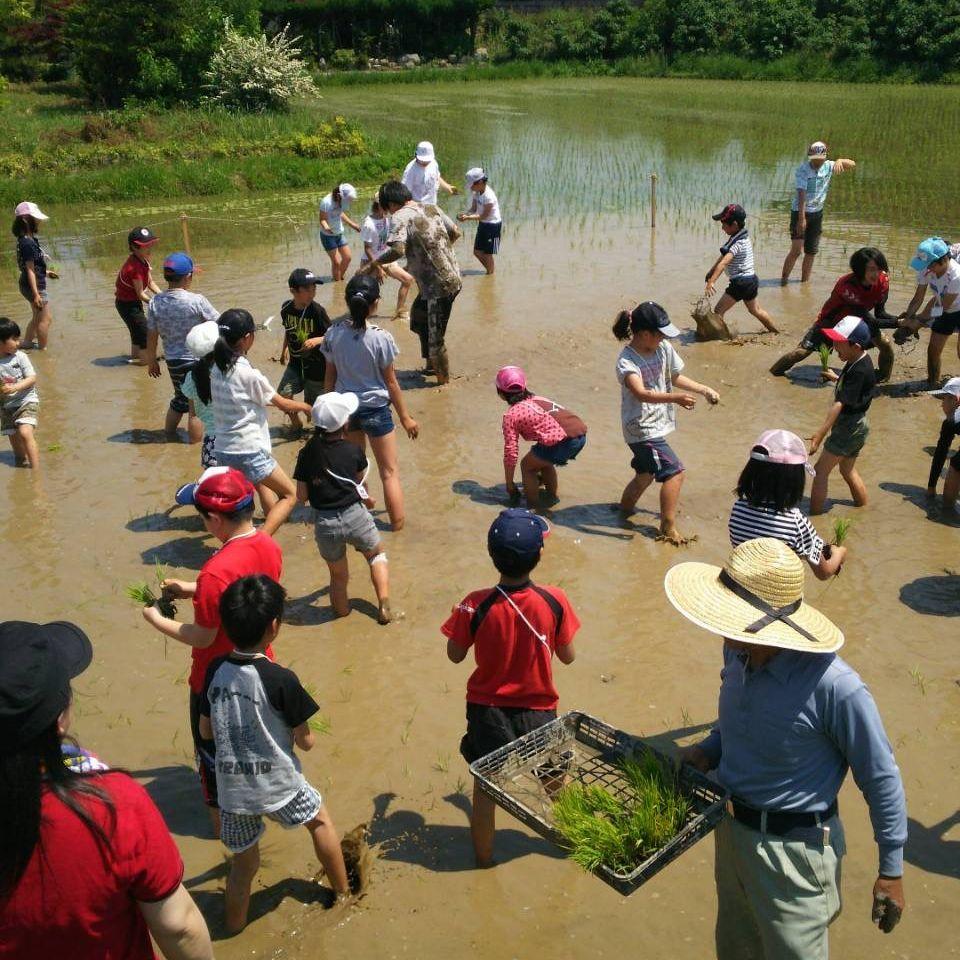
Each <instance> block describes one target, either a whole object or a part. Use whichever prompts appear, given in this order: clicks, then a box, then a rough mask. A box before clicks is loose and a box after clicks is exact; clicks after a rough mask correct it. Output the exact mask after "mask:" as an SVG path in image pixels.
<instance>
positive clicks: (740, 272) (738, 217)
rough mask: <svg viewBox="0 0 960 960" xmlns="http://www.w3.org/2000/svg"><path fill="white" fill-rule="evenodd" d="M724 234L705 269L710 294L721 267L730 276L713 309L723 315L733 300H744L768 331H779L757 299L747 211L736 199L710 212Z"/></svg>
mask: <svg viewBox="0 0 960 960" xmlns="http://www.w3.org/2000/svg"><path fill="white" fill-rule="evenodd" d="M713 219H714V220H718V221H719V222H720V228H721V229H722V230H723V232H724V233H725V234H726V235H727V242H726V243H724V244H723V245H722V246H721V247H720V256H719V257H717V259H716V260H715V261H714V263H713V266H712V267H711V268H710V269H709V270H708V271H707V276H706V284H707V285H706V287H705V288H704V295H705V296H707V297H712V296H713V294H714V284H715V283H716V282H717V280H718V279H719V278H720V274H721V273H723V271H724V270H726V272H727V276H728V277H729V278H730V282H729V283H728V284H727V289H726V290H725V291H724V293H723V296H722V297H721V298H720V299H719V300H718V301H717V305H716V306H715V307H714V312H715V313H716V314H718V315H719V316H721V317H722V316H723V315H724V314H725V313H726V312H727V311H728V310H729V309H730V308H731V307H732V306H733V305H734V304H735V303H738V302H739V301H741V300H742V301H743V305H744V306H745V307H746V308H747V311H748V313H750V315H751V316H754V317H756V318H757V319H758V320H759V321H760V322H761V323H762V324H763V325H764V327H766V328H767V330H769V331H770V332H771V333H779V331H778V330H777V328H776V327H775V326H774V325H773V320H772V319H771V318H770V314H769V313H767V311H766V310H764V309H763V307H761V306H760V304H759V303H757V291H758V290H759V289H760V281H759V279H758V278H757V272H756V269H755V268H754V266H753V241H752V240H751V239H750V234H749V232H748V231H747V228H746V226H745V224H746V222H747V213H746V211H745V210H744V209H743V207H741V206H740V204H739V203H728V204H727V205H726V206H725V207H724V208H723V209H722V210H721V211H720V212H719V213H715V214H714V215H713Z"/></svg>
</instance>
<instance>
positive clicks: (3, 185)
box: [0, 85, 408, 206]
mask: <svg viewBox="0 0 960 960" xmlns="http://www.w3.org/2000/svg"><path fill="white" fill-rule="evenodd" d="M407 154H408V150H406V149H404V148H401V147H398V146H397V145H395V144H387V143H383V142H380V141H375V140H371V139H369V138H368V137H367V136H366V135H365V134H364V133H363V132H362V131H360V130H359V129H357V128H356V127H355V126H354V125H352V124H350V123H348V122H347V121H345V120H343V119H342V118H337V117H332V116H331V110H330V108H329V107H327V106H326V105H325V103H324V101H323V100H320V101H318V102H316V103H312V104H304V105H300V106H299V107H298V108H297V109H295V110H293V111H291V112H290V113H287V114H257V115H248V114H232V113H227V112H225V111H221V110H205V109H203V110H202V109H186V108H180V109H170V110H161V109H151V108H128V109H125V110H118V111H110V112H106V113H91V112H90V111H89V108H87V107H86V106H85V105H84V104H83V103H82V102H81V101H80V100H79V99H77V98H76V97H75V96H74V95H73V93H72V91H71V90H70V89H69V88H63V87H56V86H52V87H39V86H37V87H34V86H17V85H11V86H10V87H9V88H8V89H7V90H6V91H4V92H3V93H0V203H3V204H6V205H7V206H12V205H13V204H15V203H16V202H18V201H19V200H22V199H24V197H32V198H35V199H38V200H43V201H44V202H46V203H76V202H82V201H91V200H97V201H109V200H119V199H131V198H135V197H150V198H164V197H174V196H180V195H184V194H191V195H198V196H215V195H218V194H225V193H230V192H236V191H257V190H280V189H285V188H289V189H293V188H301V187H315V188H317V189H321V188H326V187H327V185H330V186H332V185H333V184H334V183H336V182H338V181H345V180H349V181H351V182H356V183H359V184H365V183H372V182H375V181H378V180H382V179H383V178H384V177H385V176H386V175H387V174H389V173H390V172H393V171H397V170H399V169H401V168H402V166H403V164H404V163H405V161H406V158H407Z"/></svg>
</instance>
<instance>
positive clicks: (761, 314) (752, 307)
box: [744, 297, 780, 333]
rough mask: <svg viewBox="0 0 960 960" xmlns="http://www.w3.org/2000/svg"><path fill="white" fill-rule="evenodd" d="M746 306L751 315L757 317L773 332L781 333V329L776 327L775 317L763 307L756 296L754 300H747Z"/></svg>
mask: <svg viewBox="0 0 960 960" xmlns="http://www.w3.org/2000/svg"><path fill="white" fill-rule="evenodd" d="M744 306H745V307H746V308H747V311H748V312H749V313H750V315H751V316H753V317H756V318H757V319H758V320H759V321H760V322H761V323H762V324H763V325H764V327H766V328H767V330H769V331H770V332H771V333H779V332H780V331H779V330H778V329H777V328H776V326H775V325H774V322H773V318H772V317H771V316H770V314H769V313H767V311H766V310H764V309H763V307H761V306H760V304H759V303H758V302H757V298H756V297H754V298H753V299H752V300H747V301H745V303H744Z"/></svg>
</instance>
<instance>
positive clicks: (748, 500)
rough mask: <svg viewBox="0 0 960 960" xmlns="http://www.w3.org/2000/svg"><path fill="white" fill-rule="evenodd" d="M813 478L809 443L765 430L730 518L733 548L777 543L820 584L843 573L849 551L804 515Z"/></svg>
mask: <svg viewBox="0 0 960 960" xmlns="http://www.w3.org/2000/svg"><path fill="white" fill-rule="evenodd" d="M808 473H809V474H812V473H813V468H812V467H811V466H810V461H809V458H808V457H807V448H806V445H805V444H804V442H803V440H801V439H800V437H798V436H797V435H796V434H795V433H790V431H789V430H765V431H764V432H763V433H761V434H760V436H759V437H758V438H757V442H756V443H755V444H754V445H753V447H752V449H751V450H750V459H749V460H747V463H746V466H744V468H743V471H742V472H741V474H740V479H739V480H738V481H737V490H736V493H737V502H736V503H735V504H734V505H733V510H732V511H731V512H730V522H729V526H728V530H729V533H730V543H731V545H732V546H734V547H736V546H739V545H740V544H741V543H743V542H744V541H745V540H756V539H758V538H759V537H773V538H774V539H776V540H782V541H783V542H784V543H785V544H787V546H789V547H790V549H791V550H793V552H794V553H795V554H796V555H797V556H798V557H801V558H803V559H804V560H806V561H807V563H808V564H810V569H811V570H813V572H814V575H815V576H816V578H817V579H818V580H827V579H829V578H830V577H832V576H834V575H835V574H837V573H839V572H840V567H841V566H842V565H843V561H844V557H845V556H846V553H847V548H846V547H843V546H833V545H831V544H827V543H824V542H823V539H822V538H821V537H820V536H819V534H818V533H817V531H816V530H814V528H813V524H812V523H811V522H810V521H809V520H808V519H807V518H806V517H805V516H804V515H803V514H802V513H801V512H800V501H801V500H802V499H803V488H804V485H805V483H806V477H807V474H808Z"/></svg>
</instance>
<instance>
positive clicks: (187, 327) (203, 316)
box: [147, 287, 220, 360]
mask: <svg viewBox="0 0 960 960" xmlns="http://www.w3.org/2000/svg"><path fill="white" fill-rule="evenodd" d="M219 319H220V313H219V311H217V310H215V309H214V308H213V306H212V305H211V304H210V301H209V300H208V299H207V298H206V297H205V296H203V294H201V293H194V292H193V291H192V290H181V289H180V288H179V287H178V288H176V289H174V290H164V291H163V292H162V293H158V294H157V295H156V296H155V297H154V298H153V299H152V300H151V301H150V304H149V306H148V307H147V329H148V330H156V331H157V332H158V333H159V334H160V339H161V340H162V341H163V352H164V355H165V356H166V358H167V359H168V360H196V359H197V358H196V357H194V355H193V354H192V353H191V352H190V351H189V350H188V349H187V334H188V333H189V332H190V331H191V330H192V329H193V328H194V327H195V326H196V325H197V324H198V323H203V321H204V320H219Z"/></svg>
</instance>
